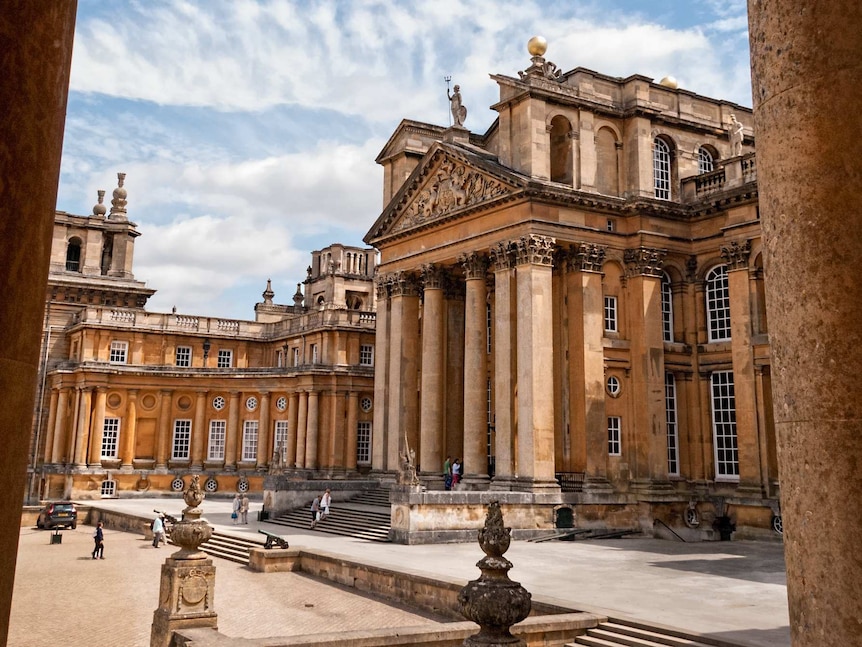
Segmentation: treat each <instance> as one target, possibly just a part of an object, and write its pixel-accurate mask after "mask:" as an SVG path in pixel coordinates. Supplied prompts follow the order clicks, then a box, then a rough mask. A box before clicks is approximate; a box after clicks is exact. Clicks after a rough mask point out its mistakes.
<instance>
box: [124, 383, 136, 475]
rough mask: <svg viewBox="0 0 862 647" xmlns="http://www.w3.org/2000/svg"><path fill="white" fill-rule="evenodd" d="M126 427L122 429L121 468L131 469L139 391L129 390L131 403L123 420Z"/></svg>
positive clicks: (133, 456) (133, 457) (133, 455)
mask: <svg viewBox="0 0 862 647" xmlns="http://www.w3.org/2000/svg"><path fill="white" fill-rule="evenodd" d="M123 422H124V425H123V427H124V428H121V429H120V436H121V438H122V444H121V450H120V459H121V461H122V462H121V464H120V468H121V469H125V470H127V471H130V470H131V469H132V464H133V462H134V459H135V437H136V436H137V433H138V391H137V389H130V390H129V404H128V406H127V407H126V419H125V420H124V421H123Z"/></svg>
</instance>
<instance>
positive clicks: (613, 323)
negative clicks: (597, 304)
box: [605, 296, 618, 332]
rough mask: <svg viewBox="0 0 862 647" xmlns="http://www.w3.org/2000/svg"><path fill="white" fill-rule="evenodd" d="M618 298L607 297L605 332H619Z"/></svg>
mask: <svg viewBox="0 0 862 647" xmlns="http://www.w3.org/2000/svg"><path fill="white" fill-rule="evenodd" d="M617 330H618V326H617V298H616V297H608V296H606V297H605V332H617Z"/></svg>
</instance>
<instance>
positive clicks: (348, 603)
mask: <svg viewBox="0 0 862 647" xmlns="http://www.w3.org/2000/svg"><path fill="white" fill-rule="evenodd" d="M91 505H93V506H94V507H103V508H110V509H114V510H121V511H124V512H128V513H132V514H136V515H140V516H145V517H151V516H153V509H159V510H165V511H167V512H168V513H170V514H175V515H176V516H179V515H180V512H181V510H182V509H183V507H184V503H183V502H182V499H181V497H180V495H177V496H176V497H175V498H156V499H115V500H104V501H96V502H91ZM337 505H338V504H337V502H335V505H334V506H333V509H332V514H333V515H337V514H338V507H337ZM202 507H203V510H204V517H205V518H206V519H207V520H208V521H209V522H210V524H211V525H213V526H214V527H215V528H216V529H217V530H219V531H221V532H226V533H229V534H230V533H233V534H237V535H251V536H254V538H255V539H258V540H259V539H262V538H263V535H260V534H259V533H258V532H257V531H258V529H265V530H268V531H271V532H275V533H278V534H280V535H282V536H284V537H286V538H287V539H289V541H290V545H291V547H307V548H311V549H319V550H324V551H326V552H328V553H335V554H339V555H344V556H346V557H349V558H351V559H354V560H359V561H363V562H370V563H374V564H379V565H383V566H386V567H388V568H393V569H396V570H403V571H409V572H415V573H421V574H424V575H430V576H432V577H435V578H437V579H441V580H447V581H457V582H461V583H464V582H466V581H468V580H472V579H476V578H477V577H478V576H479V570H478V569H477V568H476V566H475V564H476V562H477V561H478V560H479V559H480V558H481V557H482V556H483V555H482V552H481V549H480V548H479V546H478V544H477V543H468V544H445V545H420V546H403V545H397V544H385V543H375V542H369V541H364V540H359V539H352V538H348V537H338V536H335V535H327V534H325V533H321V532H317V531H312V530H297V529H293V528H287V527H284V526H278V525H275V524H270V523H267V522H258V521H257V511H258V510H259V509H260V503H259V502H257V503H255V502H252V511H251V513H250V514H249V523H248V525H233V524H232V523H231V519H230V511H231V501H230V500H229V499H224V500H222V499H207V500H206V501H204V504H203V506H202ZM323 523H324V524H325V522H323ZM105 534H106V536H105V557H106V559H105V560H95V561H94V560H92V559H91V557H90V551H91V550H92V538H91V535H92V528H91V527H89V526H84V525H80V526H78V529H77V530H75V531H64V532H63V541H62V543H61V544H54V545H51V544H50V543H49V535H50V533H48V532H45V531H37V530H35V529H30V528H23V529H22V531H21V542H20V548H19V551H18V565H17V570H16V577H15V588H14V593H13V597H12V614H11V628H10V635H9V645H10V647H42V646H46V647H47V646H48V645H55V644H63V645H69V646H70V647H77V646H78V645H92V644H99V645H103V646H107V645H118V646H130V647H132V646H140V647H145V646H146V645H148V644H149V631H150V623H151V622H152V617H153V611H155V609H156V605H157V603H158V600H157V598H158V591H159V573H160V564H161V563H162V562H163V561H164V559H165V558H166V557H167V556H168V555H169V554H170V553H171V552H173V551H174V550H175V548H174V547H170V546H169V547H162V548H160V549H154V548H153V547H152V544H151V542H149V541H146V540H145V539H144V538H143V537H142V536H140V535H134V534H129V533H121V532H114V531H111V530H108V531H107V532H106V533H105ZM506 557H508V558H509V560H510V561H511V562H512V563H513V564H514V567H513V568H512V570H511V571H510V572H509V575H510V577H511V578H512V579H513V580H516V581H519V582H521V583H522V584H523V585H524V586H525V587H526V588H527V590H528V591H530V592H531V593H532V594H533V596H534V597H541V598H543V599H545V600H548V601H556V602H557V603H559V604H562V605H564V606H567V607H570V608H576V609H579V610H584V611H595V612H598V613H604V614H610V615H614V616H617V617H628V618H633V619H639V620H642V621H645V622H649V623H653V624H659V625H665V626H670V627H676V628H680V629H683V630H686V631H690V632H695V633H700V634H704V635H708V636H712V637H715V638H721V639H724V640H729V641H734V642H737V643H739V644H744V645H752V646H755V647H788V646H789V645H790V630H789V621H788V612H787V588H786V581H785V573H784V560H783V548H782V545H781V544H780V543H778V542H748V541H746V542H742V541H740V542H736V541H733V542H710V543H680V542H671V541H665V540H657V539H647V538H625V539H613V540H588V541H577V542H559V541H551V542H545V543H540V544H536V543H529V542H523V541H517V542H512V545H511V548H510V549H509V551H508V552H507V553H506ZM214 562H215V565H216V568H217V574H216V591H215V610H216V612H217V613H218V624H219V630H220V631H221V632H223V633H225V634H227V635H231V636H245V637H249V638H252V637H265V636H278V635H300V634H306V633H316V632H320V631H339V630H348V629H369V628H374V627H395V626H407V625H418V624H426V623H432V622H435V619H433V618H431V617H427V616H423V615H421V614H417V613H416V612H415V610H410V609H402V608H396V607H393V606H390V605H387V604H382V603H380V602H377V601H375V600H373V599H370V598H368V597H365V596H362V595H356V594H355V592H354V591H352V590H345V589H342V588H340V587H334V586H331V585H329V584H324V583H321V582H318V581H316V580H314V579H311V578H308V577H306V576H304V575H302V574H297V573H271V574H263V573H255V572H253V571H250V570H249V569H247V568H246V567H244V566H240V565H238V564H234V563H231V562H227V561H225V560H220V559H216V560H214ZM58 623H60V625H61V626H62V629H58ZM75 627H78V629H75ZM61 636H62V637H63V639H62V642H61V643H58V642H57V640H58V638H59V637H61Z"/></svg>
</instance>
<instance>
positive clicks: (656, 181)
mask: <svg viewBox="0 0 862 647" xmlns="http://www.w3.org/2000/svg"><path fill="white" fill-rule="evenodd" d="M652 167H653V186H654V188H655V197H657V198H658V199H659V200H670V146H668V145H667V142H666V141H664V140H663V139H660V138H658V137H656V138H655V139H654V140H653V143H652Z"/></svg>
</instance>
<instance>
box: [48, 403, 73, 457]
mask: <svg viewBox="0 0 862 647" xmlns="http://www.w3.org/2000/svg"><path fill="white" fill-rule="evenodd" d="M68 408H69V389H60V397H59V399H58V400H57V416H56V418H55V420H54V438H53V441H54V442H53V443H52V447H51V458H50V459H49V462H51V463H53V464H55V465H56V464H58V463H60V462H62V461H66V460H68V459H69V457H68V456H66V457H64V456H63V446H64V445H65V442H64V441H65V440H66V417H67V416H68V415H69V411H68Z"/></svg>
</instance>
